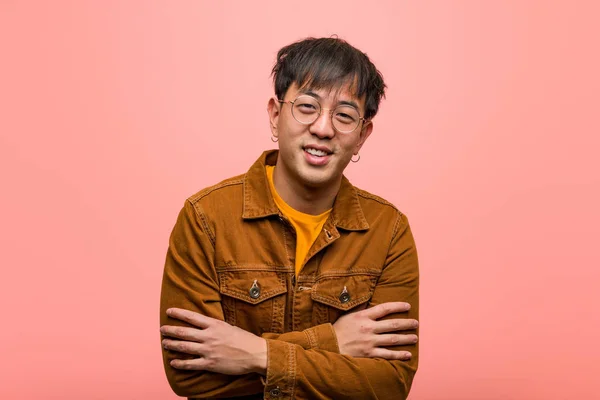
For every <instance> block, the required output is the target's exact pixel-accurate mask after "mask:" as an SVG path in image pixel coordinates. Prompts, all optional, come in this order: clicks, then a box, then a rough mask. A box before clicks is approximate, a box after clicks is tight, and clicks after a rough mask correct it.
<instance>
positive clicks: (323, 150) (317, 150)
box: [304, 144, 333, 156]
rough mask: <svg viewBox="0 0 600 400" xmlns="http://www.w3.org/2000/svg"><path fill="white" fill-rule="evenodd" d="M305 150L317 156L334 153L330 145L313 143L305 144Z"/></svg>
mask: <svg viewBox="0 0 600 400" xmlns="http://www.w3.org/2000/svg"><path fill="white" fill-rule="evenodd" d="M304 151H306V152H308V153H310V154H312V155H316V156H328V155H330V154H331V153H333V151H331V149H329V148H328V147H325V146H317V145H312V144H309V145H307V146H304Z"/></svg>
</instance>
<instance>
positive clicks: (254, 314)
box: [219, 270, 288, 335]
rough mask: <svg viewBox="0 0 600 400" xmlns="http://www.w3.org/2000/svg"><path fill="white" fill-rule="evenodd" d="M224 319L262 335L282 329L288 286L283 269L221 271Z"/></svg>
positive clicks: (220, 286)
mask: <svg viewBox="0 0 600 400" xmlns="http://www.w3.org/2000/svg"><path fill="white" fill-rule="evenodd" d="M219 291H220V293H221V304H222V306H223V312H224V314H225V321H226V322H227V323H229V324H231V325H234V326H238V327H240V328H242V329H244V330H247V331H249V332H252V333H254V334H256V335H261V334H263V333H264V332H274V333H281V332H283V323H284V317H285V303H286V295H285V293H287V291H288V290H287V286H286V279H285V274H284V273H278V272H274V271H256V270H230V271H223V272H219Z"/></svg>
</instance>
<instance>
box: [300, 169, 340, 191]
mask: <svg viewBox="0 0 600 400" xmlns="http://www.w3.org/2000/svg"><path fill="white" fill-rule="evenodd" d="M299 176H300V179H301V180H302V182H303V183H304V184H305V185H306V186H308V187H311V188H320V187H323V186H327V185H329V184H331V183H332V182H333V181H335V177H334V176H333V174H331V173H330V172H329V171H306V170H304V171H299Z"/></svg>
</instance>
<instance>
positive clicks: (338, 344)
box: [160, 38, 419, 399]
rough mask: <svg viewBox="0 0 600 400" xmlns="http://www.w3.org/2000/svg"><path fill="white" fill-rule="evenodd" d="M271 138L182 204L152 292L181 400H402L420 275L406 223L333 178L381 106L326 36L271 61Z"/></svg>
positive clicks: (371, 86) (408, 380) (378, 83)
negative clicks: (232, 172)
mask: <svg viewBox="0 0 600 400" xmlns="http://www.w3.org/2000/svg"><path fill="white" fill-rule="evenodd" d="M273 75H274V82H275V93H276V96H277V97H276V98H271V99H270V100H269V103H268V114H269V120H270V124H271V133H272V135H273V137H272V140H273V141H277V142H278V145H279V151H266V152H265V153H263V154H262V156H261V157H260V158H259V159H258V160H257V161H256V163H255V164H254V165H252V166H251V167H250V169H249V171H248V172H247V173H246V174H245V175H241V176H237V177H234V178H231V179H228V180H226V181H223V182H221V183H219V184H217V185H215V186H212V187H209V188H206V189H204V190H201V191H200V192H198V193H197V194H195V195H193V196H192V197H190V198H188V199H187V201H186V202H185V205H184V207H183V209H182V211H181V212H180V214H179V217H178V219H177V223H176V224H175V227H174V229H173V232H172V234H171V238H170V243H169V249H168V253H167V259H166V265H165V271H164V277H163V286H162V295H161V313H160V316H161V333H162V337H163V341H162V345H163V356H164V362H165V370H166V374H167V378H168V380H169V383H170V384H171V387H172V388H173V390H174V391H175V393H177V394H178V395H180V396H187V397H193V398H229V397H236V398H247V399H260V398H265V399H350V398H352V399H404V398H406V397H407V395H408V392H409V390H410V387H411V384H412V381H413V377H414V375H415V372H416V370H417V364H418V347H417V315H418V281H419V274H418V262H417V253H416V249H415V244H414V240H413V236H412V234H411V230H410V228H409V225H408V221H407V219H406V217H405V216H404V215H403V214H402V213H400V212H399V211H398V210H397V209H396V208H395V207H394V206H393V205H392V204H390V203H388V202H387V201H385V200H383V199H382V198H380V197H377V196H375V195H372V194H370V193H367V192H365V191H363V190H360V189H358V188H356V187H354V186H352V185H351V184H350V182H349V181H348V180H347V179H346V178H345V177H344V176H343V175H342V173H343V171H344V169H345V168H346V166H347V165H348V163H349V162H350V161H351V160H352V161H358V158H359V156H358V154H359V150H360V149H361V147H362V145H363V144H364V143H365V141H366V140H367V138H368V137H369V135H370V134H371V132H372V131H373V122H372V119H373V117H374V116H375V114H376V113H377V109H378V106H379V102H380V100H381V98H382V97H383V95H384V88H385V85H384V82H383V79H382V77H381V74H380V73H379V72H378V71H377V69H376V68H375V66H374V65H373V64H372V63H371V61H370V60H369V59H368V57H367V56H366V55H365V54H364V53H362V52H361V51H359V50H357V49H355V48H354V47H352V46H350V45H349V44H348V43H346V42H344V41H343V40H340V39H337V38H324V39H312V38H311V39H306V40H303V41H301V42H297V43H294V44H291V45H289V46H286V47H284V48H282V49H281V50H280V51H279V53H278V55H277V62H276V65H275V67H274V68H273Z"/></svg>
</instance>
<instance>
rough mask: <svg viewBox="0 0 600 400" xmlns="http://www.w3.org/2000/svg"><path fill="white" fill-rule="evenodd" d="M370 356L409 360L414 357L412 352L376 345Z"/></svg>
mask: <svg viewBox="0 0 600 400" xmlns="http://www.w3.org/2000/svg"><path fill="white" fill-rule="evenodd" d="M370 358H383V359H386V360H402V361H407V360H410V359H411V358H412V354H411V353H410V352H408V351H394V350H388V349H382V348H379V347H376V348H374V349H373V351H372V352H371V357H370Z"/></svg>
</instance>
